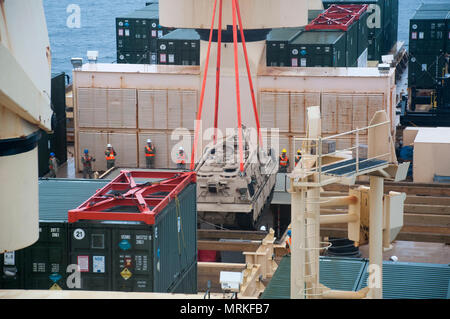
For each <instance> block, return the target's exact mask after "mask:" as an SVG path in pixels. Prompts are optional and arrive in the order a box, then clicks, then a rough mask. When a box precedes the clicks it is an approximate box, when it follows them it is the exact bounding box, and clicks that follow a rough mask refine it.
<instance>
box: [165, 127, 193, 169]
mask: <svg viewBox="0 0 450 319" xmlns="http://www.w3.org/2000/svg"><path fill="white" fill-rule="evenodd" d="M167 138H168V149H167V158H168V166H166V167H168V168H176V167H177V162H176V161H177V155H178V151H179V149H180V146H181V147H183V149H184V152H185V155H186V167H189V163H190V161H189V159H190V157H191V145H192V141H193V140H194V136H193V135H191V134H185V131H184V130H183V132H181V131H180V132H177V131H174V132H170V133H168V136H167Z"/></svg>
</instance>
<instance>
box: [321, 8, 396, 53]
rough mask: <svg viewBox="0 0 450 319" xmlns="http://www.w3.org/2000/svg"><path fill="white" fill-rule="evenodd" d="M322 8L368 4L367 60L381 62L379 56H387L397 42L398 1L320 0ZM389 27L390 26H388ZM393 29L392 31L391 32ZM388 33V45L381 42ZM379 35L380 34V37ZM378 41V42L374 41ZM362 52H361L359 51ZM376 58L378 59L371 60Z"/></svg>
mask: <svg viewBox="0 0 450 319" xmlns="http://www.w3.org/2000/svg"><path fill="white" fill-rule="evenodd" d="M322 1H323V5H324V8H325V9H327V8H329V7H330V6H331V5H333V4H336V5H349V4H359V5H361V4H368V5H369V7H368V10H367V21H366V25H367V28H368V39H369V41H368V51H369V56H370V58H369V60H372V59H373V60H379V61H381V56H382V55H384V54H387V53H388V52H389V50H390V49H391V48H392V46H393V44H394V43H395V42H396V41H397V33H398V0H322ZM389 25H390V26H389ZM392 29H393V30H392ZM387 32H389V33H390V34H389V39H390V42H389V43H384V42H381V39H380V38H379V37H381V38H385V37H387V35H386V34H384V35H383V33H387ZM380 34H382V35H381V36H380ZM376 40H379V41H376ZM359 50H361V48H359ZM360 52H362V51H360ZM373 57H378V58H373Z"/></svg>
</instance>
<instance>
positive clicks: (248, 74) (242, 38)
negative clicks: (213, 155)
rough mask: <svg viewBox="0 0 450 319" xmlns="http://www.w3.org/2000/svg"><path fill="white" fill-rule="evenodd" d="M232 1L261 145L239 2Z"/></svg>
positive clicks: (260, 139) (237, 0) (260, 140)
mask: <svg viewBox="0 0 450 319" xmlns="http://www.w3.org/2000/svg"><path fill="white" fill-rule="evenodd" d="M234 1H235V3H236V10H237V16H238V19H239V30H240V31H241V41H242V48H243V49H244V57H245V65H246V67H247V76H248V83H249V87H250V94H251V96H252V103H253V113H254V114H255V121H256V129H257V132H258V141H259V144H260V145H262V144H263V143H262V136H261V126H260V124H259V116H258V108H257V107H256V98H255V90H254V89H253V81H252V75H251V73H250V65H249V63H248V54H247V46H246V45H245V36H244V26H243V24H242V19H241V12H240V10H239V0H234Z"/></svg>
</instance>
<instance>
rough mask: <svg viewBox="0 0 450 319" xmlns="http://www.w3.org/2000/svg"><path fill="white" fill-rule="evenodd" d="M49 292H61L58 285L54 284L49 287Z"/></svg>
mask: <svg viewBox="0 0 450 319" xmlns="http://www.w3.org/2000/svg"><path fill="white" fill-rule="evenodd" d="M50 290H62V288H61V287H60V286H59V285H58V284H56V283H55V284H53V285H52V286H51V287H50Z"/></svg>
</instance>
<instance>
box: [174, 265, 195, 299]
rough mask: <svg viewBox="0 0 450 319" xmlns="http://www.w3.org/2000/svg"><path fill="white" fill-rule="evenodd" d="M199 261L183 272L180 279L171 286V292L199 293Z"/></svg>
mask: <svg viewBox="0 0 450 319" xmlns="http://www.w3.org/2000/svg"><path fill="white" fill-rule="evenodd" d="M197 274H198V269H197V263H196V262H195V263H193V264H192V265H191V266H190V267H189V269H188V270H186V271H185V272H184V273H183V274H181V279H179V280H178V281H177V282H176V284H175V285H174V287H173V288H170V292H171V293H174V294H196V293H197V291H198V290H197V289H198V286H197Z"/></svg>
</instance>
